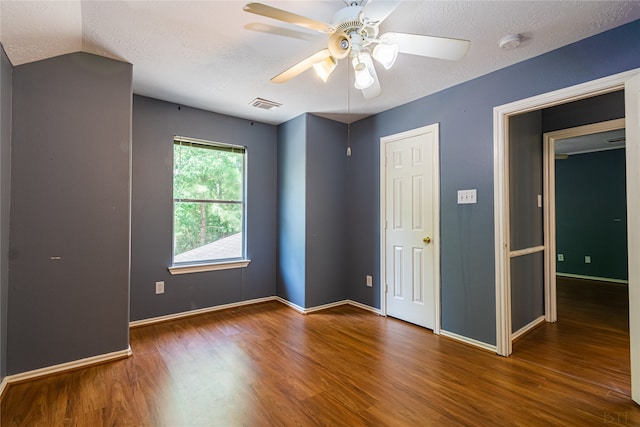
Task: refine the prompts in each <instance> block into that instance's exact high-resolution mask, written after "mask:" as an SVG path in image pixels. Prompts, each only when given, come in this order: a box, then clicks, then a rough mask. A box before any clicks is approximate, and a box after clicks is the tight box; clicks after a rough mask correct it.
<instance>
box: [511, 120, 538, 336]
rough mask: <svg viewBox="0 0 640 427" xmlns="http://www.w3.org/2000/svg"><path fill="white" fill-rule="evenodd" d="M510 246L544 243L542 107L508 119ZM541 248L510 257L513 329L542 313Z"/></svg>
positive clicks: (518, 246)
mask: <svg viewBox="0 0 640 427" xmlns="http://www.w3.org/2000/svg"><path fill="white" fill-rule="evenodd" d="M508 151H509V228H510V232H509V235H510V239H511V241H510V243H509V246H510V250H511V251H517V250H522V249H530V248H534V247H536V246H541V245H544V231H543V230H544V227H543V211H542V208H541V207H539V205H538V195H540V196H542V195H543V191H542V187H543V166H542V165H543V149H542V111H540V110H538V111H531V112H529V113H525V114H519V115H516V116H513V117H511V118H510V119H509V149H508ZM543 260H544V258H543V256H542V252H537V253H533V254H527V255H521V256H518V257H513V258H511V329H512V332H516V331H518V330H519V329H520V328H522V327H524V326H526V325H528V324H529V323H531V322H532V321H534V320H536V319H537V318H539V317H540V316H543V315H544V274H543V273H544V263H543Z"/></svg>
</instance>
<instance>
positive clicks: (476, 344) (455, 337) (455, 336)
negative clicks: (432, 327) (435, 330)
mask: <svg viewBox="0 0 640 427" xmlns="http://www.w3.org/2000/svg"><path fill="white" fill-rule="evenodd" d="M440 335H441V336H443V337H447V338H451V339H453V340H456V341H460V342H463V343H465V344H469V345H472V346H474V347H480V348H481V349H484V350H489V351H490V352H492V353H497V351H498V348H497V347H496V346H495V345H491V344H487V343H486V342H482V341H478V340H474V339H473V338H468V337H464V336H462V335H458V334H455V333H453V332H448V331H445V330H444V329H440Z"/></svg>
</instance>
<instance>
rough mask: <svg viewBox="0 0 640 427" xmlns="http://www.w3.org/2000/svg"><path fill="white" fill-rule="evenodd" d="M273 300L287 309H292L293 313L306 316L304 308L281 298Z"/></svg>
mask: <svg viewBox="0 0 640 427" xmlns="http://www.w3.org/2000/svg"><path fill="white" fill-rule="evenodd" d="M274 299H275V300H276V301H278V302H280V303H282V304H284V305H286V306H288V307H291V308H293V309H294V310H295V311H297V312H298V313H301V314H307V310H306V309H305V308H304V307H300V306H299V305H298V304H294V303H292V302H291V301H288V300H286V299H284V298H282V297H274Z"/></svg>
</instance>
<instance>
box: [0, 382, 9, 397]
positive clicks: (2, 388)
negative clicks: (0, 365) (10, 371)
mask: <svg viewBox="0 0 640 427" xmlns="http://www.w3.org/2000/svg"><path fill="white" fill-rule="evenodd" d="M8 385H9V382H8V381H7V377H4V378H3V379H2V381H1V382H0V402H2V395H3V393H4V391H5V390H6V389H7V386H8Z"/></svg>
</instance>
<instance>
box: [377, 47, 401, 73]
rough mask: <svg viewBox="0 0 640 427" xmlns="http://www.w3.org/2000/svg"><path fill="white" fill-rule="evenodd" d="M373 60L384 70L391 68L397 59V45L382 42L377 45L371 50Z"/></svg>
mask: <svg viewBox="0 0 640 427" xmlns="http://www.w3.org/2000/svg"><path fill="white" fill-rule="evenodd" d="M372 55H373V59H375V60H376V61H378V62H379V63H380V64H382V66H383V67H384V69H385V70H388V69H390V68H391V67H393V64H395V63H396V59H398V45H397V44H395V43H392V44H386V43H384V42H382V43H379V44H377V45H376V47H374V48H373V54H372Z"/></svg>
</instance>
